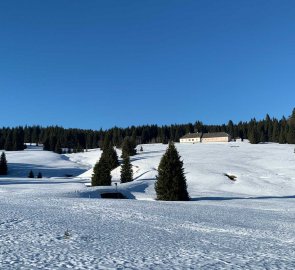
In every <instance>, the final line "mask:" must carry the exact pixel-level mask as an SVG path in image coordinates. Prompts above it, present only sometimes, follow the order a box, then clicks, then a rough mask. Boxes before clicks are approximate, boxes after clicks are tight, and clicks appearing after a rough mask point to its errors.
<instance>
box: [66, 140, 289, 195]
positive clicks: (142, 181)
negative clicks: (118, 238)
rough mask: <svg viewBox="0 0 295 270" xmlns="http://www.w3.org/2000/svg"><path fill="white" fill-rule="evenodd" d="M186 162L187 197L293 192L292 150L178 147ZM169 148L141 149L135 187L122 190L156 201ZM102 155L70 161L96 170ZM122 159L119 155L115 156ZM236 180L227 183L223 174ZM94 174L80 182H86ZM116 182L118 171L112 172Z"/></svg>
mask: <svg viewBox="0 0 295 270" xmlns="http://www.w3.org/2000/svg"><path fill="white" fill-rule="evenodd" d="M176 147H177V149H178V151H179V153H180V155H181V157H182V159H183V161H184V168H185V173H186V177H187V182H188V189H189V193H190V195H191V197H192V198H193V199H196V198H198V197H200V196H201V197H204V196H213V197H245V196H246V197H247V196H253V197H255V196H285V195H293V194H294V191H295V170H294V164H295V154H294V152H293V148H294V146H292V145H280V144H259V145H251V144H249V143H247V142H232V143H213V144H193V145H192V144H176ZM166 148H167V145H162V144H154V145H144V146H143V149H144V151H143V152H138V155H136V156H134V157H132V158H131V161H132V165H133V169H134V178H135V182H133V183H130V184H124V185H121V187H120V188H122V189H125V188H127V189H128V191H130V192H131V193H132V194H133V195H134V196H135V197H136V198H138V199H151V198H155V192H154V182H155V177H156V175H157V167H158V165H159V162H160V159H161V157H162V155H163V154H164V152H165V150H166ZM100 154H101V152H100V150H93V151H91V152H89V153H82V154H71V155H68V157H69V159H70V160H71V161H75V162H77V160H78V161H79V163H80V164H84V165H87V166H89V165H92V166H93V165H94V164H95V162H96V161H97V160H98V159H99V157H100ZM119 155H120V153H119ZM225 173H227V174H230V175H235V176H237V178H236V181H235V182H233V181H231V180H229V178H227V177H226V176H225V175H224V174H225ZM91 175H92V169H90V170H88V171H87V172H85V173H83V174H82V175H81V177H83V178H87V177H88V178H90V177H91ZM112 176H113V181H114V182H118V181H119V180H120V168H117V169H115V170H114V171H113V172H112Z"/></svg>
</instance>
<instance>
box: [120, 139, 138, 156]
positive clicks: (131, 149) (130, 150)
mask: <svg viewBox="0 0 295 270" xmlns="http://www.w3.org/2000/svg"><path fill="white" fill-rule="evenodd" d="M135 154H136V149H135V145H134V143H133V141H132V140H131V139H130V138H129V137H125V139H124V141H123V143H122V156H121V157H124V156H134V155H135Z"/></svg>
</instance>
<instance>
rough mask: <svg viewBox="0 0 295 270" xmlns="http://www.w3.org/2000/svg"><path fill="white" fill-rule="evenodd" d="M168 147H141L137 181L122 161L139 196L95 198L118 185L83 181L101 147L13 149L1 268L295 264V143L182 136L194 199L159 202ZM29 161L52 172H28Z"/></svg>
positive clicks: (0, 200) (2, 198)
mask: <svg viewBox="0 0 295 270" xmlns="http://www.w3.org/2000/svg"><path fill="white" fill-rule="evenodd" d="M166 147H167V146H166V145H162V144H155V145H143V149H144V151H143V152H142V153H140V152H139V154H138V155H136V156H134V157H132V165H133V169H134V176H135V181H133V182H131V183H127V184H119V183H118V181H119V173H120V168H116V169H115V170H114V171H113V172H112V175H113V181H114V182H117V183H118V190H119V191H120V192H122V193H124V194H125V195H126V196H128V197H129V198H135V199H137V200H103V199H98V198H99V197H100V196H99V192H102V191H110V190H115V186H113V187H111V188H109V187H86V186H85V184H86V183H89V182H90V178H89V177H90V176H91V174H92V171H91V167H92V166H93V165H94V163H95V162H96V161H97V160H98V159H99V157H100V154H101V152H100V150H99V149H93V150H90V151H88V152H85V153H77V154H68V155H57V154H54V153H51V152H48V151H42V150H41V149H40V148H37V147H30V148H29V149H28V150H25V151H21V152H7V153H6V154H7V160H8V162H9V169H10V173H9V175H8V176H7V177H1V178H0V217H1V220H0V236H1V237H0V269H294V268H295V259H294V257H295V256H294V255H295V252H294V244H295V223H294V220H295V154H294V152H293V149H294V145H293V146H292V145H279V144H260V145H251V144H248V143H246V142H240V143H226V144H222V143H220V144H218V143H217V144H216V143H215V144H194V145H183V144H176V147H177V149H178V150H179V153H180V155H181V156H182V159H183V161H184V167H185V173H186V177H187V183H188V190H189V193H190V196H191V198H192V200H191V201H189V202H159V201H155V200H154V198H155V192H154V182H155V175H156V174H157V166H158V163H159V161H160V158H161V156H162V155H163V153H164V152H165V149H166ZM119 154H120V153H119ZM30 169H33V171H36V173H37V172H39V171H40V170H42V173H43V175H45V176H47V177H51V178H43V179H28V178H24V177H25V176H27V174H28V171H29V170H30ZM224 173H228V174H232V175H235V176H237V180H236V181H235V182H234V181H231V180H229V179H228V178H227V177H226V176H224ZM66 174H67V175H73V176H77V177H73V178H69V177H65V175H66ZM66 231H68V232H69V235H68V236H66V235H65V232H66Z"/></svg>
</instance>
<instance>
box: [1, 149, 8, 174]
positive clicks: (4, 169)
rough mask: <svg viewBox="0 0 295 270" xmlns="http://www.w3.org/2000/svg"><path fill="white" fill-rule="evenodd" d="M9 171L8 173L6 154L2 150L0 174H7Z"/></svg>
mask: <svg viewBox="0 0 295 270" xmlns="http://www.w3.org/2000/svg"><path fill="white" fill-rule="evenodd" d="M7 173H8V167H7V160H6V155H5V153H4V152H2V154H1V157H0V175H7Z"/></svg>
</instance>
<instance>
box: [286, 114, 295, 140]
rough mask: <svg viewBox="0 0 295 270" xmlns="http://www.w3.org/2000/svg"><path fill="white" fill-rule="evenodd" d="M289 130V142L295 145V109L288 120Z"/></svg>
mask: <svg viewBox="0 0 295 270" xmlns="http://www.w3.org/2000/svg"><path fill="white" fill-rule="evenodd" d="M288 124H289V129H288V134H287V142H288V143H290V144H295V109H294V110H293V112H292V115H291V116H290V117H289V120H288Z"/></svg>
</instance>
